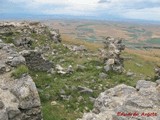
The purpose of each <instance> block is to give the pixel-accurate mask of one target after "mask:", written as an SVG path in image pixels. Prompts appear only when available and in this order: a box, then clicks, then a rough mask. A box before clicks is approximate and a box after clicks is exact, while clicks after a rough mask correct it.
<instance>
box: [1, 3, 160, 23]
mask: <svg viewBox="0 0 160 120" xmlns="http://www.w3.org/2000/svg"><path fill="white" fill-rule="evenodd" d="M0 14H3V15H4V14H6V15H7V14H8V15H11V14H14V15H15V16H16V15H17V16H18V15H23V14H30V15H62V16H63V15H65V16H67V15H69V16H74V17H75V16H77V17H78V16H81V17H82V16H84V17H85V16H90V17H92V18H94V17H95V18H99V19H101V17H102V18H110V17H111V18H121V19H140V20H156V21H160V0H0ZM0 17H2V16H0Z"/></svg>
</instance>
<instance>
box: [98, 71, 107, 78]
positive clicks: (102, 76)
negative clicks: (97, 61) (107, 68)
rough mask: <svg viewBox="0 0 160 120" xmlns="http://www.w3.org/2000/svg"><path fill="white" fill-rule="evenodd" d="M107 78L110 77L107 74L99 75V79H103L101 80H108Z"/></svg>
mask: <svg viewBox="0 0 160 120" xmlns="http://www.w3.org/2000/svg"><path fill="white" fill-rule="evenodd" d="M107 76H108V75H107V74H106V73H103V72H102V73H100V74H99V78H101V79H106V78H107Z"/></svg>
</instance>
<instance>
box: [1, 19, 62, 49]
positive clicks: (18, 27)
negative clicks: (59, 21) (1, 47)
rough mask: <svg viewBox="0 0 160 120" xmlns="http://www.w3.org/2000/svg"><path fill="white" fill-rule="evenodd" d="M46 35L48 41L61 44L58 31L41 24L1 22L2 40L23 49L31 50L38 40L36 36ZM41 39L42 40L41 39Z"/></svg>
mask: <svg viewBox="0 0 160 120" xmlns="http://www.w3.org/2000/svg"><path fill="white" fill-rule="evenodd" d="M36 35H37V36H38V35H41V36H42V35H44V36H45V37H46V39H48V41H53V42H55V43H59V42H61V37H60V34H59V33H58V32H57V30H54V29H51V28H49V27H47V26H46V25H44V24H41V23H40V22H0V38H1V39H3V40H5V41H6V42H8V43H14V44H15V45H16V46H19V47H22V48H25V49H26V48H30V47H31V46H32V44H33V43H36V41H37V39H35V38H34V36H36ZM40 39H41V38H40Z"/></svg>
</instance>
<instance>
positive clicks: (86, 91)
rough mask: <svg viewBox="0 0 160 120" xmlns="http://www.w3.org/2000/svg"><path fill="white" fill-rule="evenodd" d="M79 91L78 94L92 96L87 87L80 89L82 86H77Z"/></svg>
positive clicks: (91, 91) (90, 90)
mask: <svg viewBox="0 0 160 120" xmlns="http://www.w3.org/2000/svg"><path fill="white" fill-rule="evenodd" d="M77 89H78V90H79V92H80V93H85V94H92V93H93V90H92V89H90V88H87V87H82V86H78V88H77Z"/></svg>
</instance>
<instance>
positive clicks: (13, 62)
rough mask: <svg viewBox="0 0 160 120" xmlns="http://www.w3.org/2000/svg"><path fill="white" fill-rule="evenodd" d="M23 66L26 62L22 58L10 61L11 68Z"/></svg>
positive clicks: (18, 57)
mask: <svg viewBox="0 0 160 120" xmlns="http://www.w3.org/2000/svg"><path fill="white" fill-rule="evenodd" d="M25 64H26V60H25V58H24V57H23V56H17V57H13V59H12V60H11V66H12V67H17V66H18V65H25Z"/></svg>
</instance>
